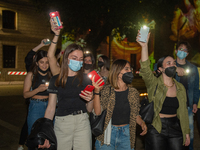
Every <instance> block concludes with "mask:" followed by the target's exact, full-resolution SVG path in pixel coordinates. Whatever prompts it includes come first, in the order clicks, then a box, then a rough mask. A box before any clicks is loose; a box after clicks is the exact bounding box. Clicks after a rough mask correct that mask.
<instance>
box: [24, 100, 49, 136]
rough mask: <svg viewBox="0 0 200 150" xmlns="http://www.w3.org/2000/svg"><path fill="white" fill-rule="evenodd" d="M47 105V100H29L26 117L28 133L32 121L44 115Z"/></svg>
mask: <svg viewBox="0 0 200 150" xmlns="http://www.w3.org/2000/svg"><path fill="white" fill-rule="evenodd" d="M47 105H48V101H46V102H42V101H39V100H30V104H29V108H28V117H27V125H28V135H29V134H30V133H31V128H32V125H33V124H34V122H35V121H36V120H37V119H39V118H43V117H44V114H45V111H46V108H47Z"/></svg>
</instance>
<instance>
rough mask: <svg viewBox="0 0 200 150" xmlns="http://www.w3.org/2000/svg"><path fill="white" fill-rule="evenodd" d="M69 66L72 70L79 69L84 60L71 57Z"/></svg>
mask: <svg viewBox="0 0 200 150" xmlns="http://www.w3.org/2000/svg"><path fill="white" fill-rule="evenodd" d="M68 66H69V68H70V69H71V70H72V71H79V70H80V69H81V67H82V66H83V61H77V60H73V59H69V64H68Z"/></svg>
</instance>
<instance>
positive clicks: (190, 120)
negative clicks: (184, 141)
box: [188, 107, 194, 150]
mask: <svg viewBox="0 0 200 150" xmlns="http://www.w3.org/2000/svg"><path fill="white" fill-rule="evenodd" d="M192 109H193V108H190V107H188V116H189V127H190V145H189V150H193V140H194V116H193V112H192Z"/></svg>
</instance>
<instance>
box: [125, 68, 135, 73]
mask: <svg viewBox="0 0 200 150" xmlns="http://www.w3.org/2000/svg"><path fill="white" fill-rule="evenodd" d="M124 70H126V71H129V70H131V72H133V68H129V67H125V68H124Z"/></svg>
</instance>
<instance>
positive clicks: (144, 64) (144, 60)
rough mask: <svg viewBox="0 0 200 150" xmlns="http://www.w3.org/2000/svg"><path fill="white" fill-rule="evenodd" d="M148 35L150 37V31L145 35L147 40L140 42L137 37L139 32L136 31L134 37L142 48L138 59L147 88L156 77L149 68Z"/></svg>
mask: <svg viewBox="0 0 200 150" xmlns="http://www.w3.org/2000/svg"><path fill="white" fill-rule="evenodd" d="M149 37H150V33H149V34H148V37H147V42H146V43H144V42H140V41H139V38H140V33H139V31H138V35H137V38H136V41H137V42H138V43H139V44H140V45H141V47H142V50H141V60H140V65H141V69H140V75H141V76H142V79H143V80H144V82H145V85H146V87H147V89H148V88H150V87H151V86H152V84H154V83H155V80H156V79H157V78H156V77H155V76H154V74H153V72H152V70H151V68H150V60H149V55H148V41H149Z"/></svg>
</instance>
